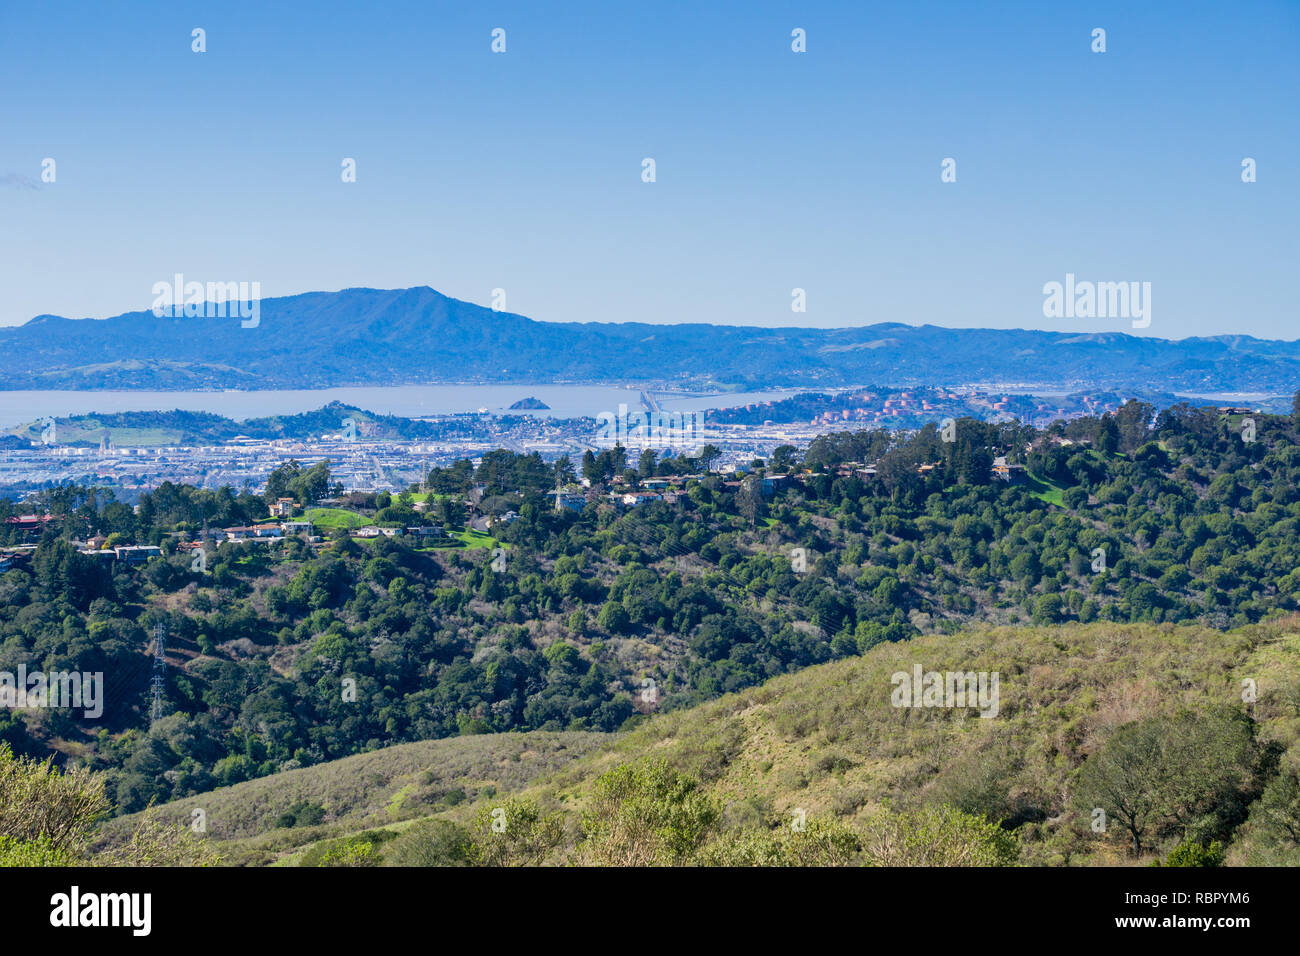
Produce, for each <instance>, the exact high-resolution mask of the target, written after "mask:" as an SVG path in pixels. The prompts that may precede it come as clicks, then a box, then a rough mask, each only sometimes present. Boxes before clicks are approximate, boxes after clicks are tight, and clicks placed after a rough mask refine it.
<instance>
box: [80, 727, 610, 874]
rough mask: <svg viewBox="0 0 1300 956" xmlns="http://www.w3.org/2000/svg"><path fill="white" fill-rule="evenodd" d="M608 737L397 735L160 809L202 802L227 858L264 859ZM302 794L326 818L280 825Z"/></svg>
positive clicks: (410, 811)
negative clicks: (416, 738)
mask: <svg viewBox="0 0 1300 956" xmlns="http://www.w3.org/2000/svg"><path fill="white" fill-rule="evenodd" d="M607 740H608V737H607V735H605V734H594V733H531V734H490V735H479V736H471V737H451V738H448V739H445V740H425V741H420V742H417V743H410V744H398V745H396V746H393V747H386V748H384V749H382V750H376V751H371V752H370V753H364V754H357V755H356V756H352V757H345V758H344V759H342V760H334V761H331V762H329V763H323V764H318V765H316V766H313V767H303V768H300V769H298V770H287V771H284V772H283V773H278V774H274V775H272V776H270V777H262V778H259V779H257V780H249V781H246V782H244V783H239V784H235V785H234V786H231V787H222V788H220V789H217V790H213V791H211V792H209V793H205V794H199V795H196V796H194V797H188V798H186V799H183V800H177V801H174V802H172V803H168V804H164V805H162V806H161V807H158V808H157V809H156V811H155V812H157V813H159V814H160V818H161V819H162V820H163V821H164V822H172V823H178V824H180V823H184V824H188V823H189V822H190V819H191V813H192V811H193V810H194V809H195V808H202V809H203V811H204V813H205V814H206V816H207V832H208V836H209V838H211V839H213V840H215V841H219V842H220V843H221V844H222V849H221V853H222V856H223V858H224V859H225V860H226V861H227V862H231V863H268V862H271V861H272V860H273V859H274V858H275V857H277V856H278V855H280V854H281V853H283V852H286V851H289V850H292V849H293V848H294V847H296V846H298V845H301V844H303V843H306V842H311V841H313V840H317V839H322V838H325V837H328V836H331V835H336V834H339V833H346V832H351V831H354V830H358V829H364V828H368V827H371V826H377V825H381V824H387V823H391V822H393V821H396V820H402V819H408V818H415V817H421V816H426V815H428V814H429V813H430V812H431V811H433V810H434V809H435V808H439V807H445V806H447V805H448V802H447V800H446V795H447V794H449V793H454V791H456V790H462V791H464V794H465V798H466V799H468V800H474V799H477V798H484V797H486V796H487V795H488V794H490V793H492V792H508V791H513V790H518V789H521V788H523V787H524V786H526V785H527V784H528V782H529V781H531V780H532V779H534V778H535V777H537V776H538V775H539V774H545V773H550V772H553V771H554V770H556V769H557V768H559V767H561V766H563V765H564V764H565V763H567V762H569V761H572V760H574V759H576V758H578V757H581V756H582V755H584V754H586V753H589V752H590V751H591V750H593V749H594V748H596V747H598V746H600V745H601V744H603V743H605V742H606V741H607ZM453 799H454V797H453ZM299 800H306V801H309V802H311V803H315V804H318V805H320V806H323V807H325V809H326V810H327V811H328V813H327V816H326V819H325V822H324V823H323V824H322V825H320V826H316V827H304V828H300V829H276V827H275V821H276V818H277V817H278V816H279V815H280V814H281V813H283V812H284V811H285V810H286V809H288V808H289V807H290V806H291V805H292V804H294V803H295V802H297V801H299ZM138 817H139V814H132V815H130V816H125V817H118V818H116V819H114V820H110V821H108V822H107V823H106V824H105V825H104V827H103V828H102V831H101V835H100V842H101V843H113V842H116V841H117V840H119V839H121V838H122V837H124V836H126V835H127V834H128V833H129V832H130V830H131V828H133V827H134V826H135V824H136V823H137V822H138Z"/></svg>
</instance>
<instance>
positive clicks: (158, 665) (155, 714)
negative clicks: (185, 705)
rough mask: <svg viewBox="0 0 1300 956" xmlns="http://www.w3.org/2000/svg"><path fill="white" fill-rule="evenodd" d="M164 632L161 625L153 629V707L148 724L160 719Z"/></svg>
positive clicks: (164, 667) (163, 666)
mask: <svg viewBox="0 0 1300 956" xmlns="http://www.w3.org/2000/svg"><path fill="white" fill-rule="evenodd" d="M166 653H167V642H166V632H165V630H164V629H163V626H162V624H156V625H155V626H154V629H153V705H152V706H151V707H150V708H149V723H151V724H152V723H153V722H154V721H156V720H158V719H160V718H161V717H162V703H163V688H164V687H165V686H166V683H167V659H166V657H165V656H164V655H165V654H166Z"/></svg>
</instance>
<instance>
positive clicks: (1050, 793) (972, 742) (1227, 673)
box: [183, 619, 1300, 863]
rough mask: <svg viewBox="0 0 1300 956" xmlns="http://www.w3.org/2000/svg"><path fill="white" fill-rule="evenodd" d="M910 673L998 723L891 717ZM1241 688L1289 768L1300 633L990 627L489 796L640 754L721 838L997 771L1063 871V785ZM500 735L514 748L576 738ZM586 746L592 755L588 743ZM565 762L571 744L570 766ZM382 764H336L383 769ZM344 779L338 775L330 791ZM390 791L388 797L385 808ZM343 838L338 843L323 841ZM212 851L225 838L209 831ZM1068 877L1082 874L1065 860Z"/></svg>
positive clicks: (1296, 729)
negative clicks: (664, 771) (986, 675)
mask: <svg viewBox="0 0 1300 956" xmlns="http://www.w3.org/2000/svg"><path fill="white" fill-rule="evenodd" d="M914 664H920V665H921V666H922V668H923V669H925V670H927V671H948V670H963V671H965V670H976V671H980V670H985V671H997V672H998V673H999V674H1000V690H1001V701H1000V704H1001V708H1000V713H999V715H998V716H997V717H996V718H994V719H981V718H979V717H978V716H977V715H976V713H975V712H974V711H973V710H972V711H969V712H966V713H962V712H958V711H950V710H945V709H930V710H924V711H922V710H907V709H895V708H894V707H893V706H892V705H891V703H890V693H891V691H892V684H891V681H890V677H891V675H892V674H893V673H894V672H896V671H911V669H912V667H913V665H914ZM1247 677H1249V678H1253V679H1254V680H1255V681H1256V682H1257V684H1258V691H1259V698H1258V701H1259V702H1258V703H1257V704H1256V709H1255V714H1256V717H1257V719H1258V721H1259V724H1260V732H1261V735H1262V736H1263V737H1264V738H1266V739H1275V740H1277V741H1278V742H1279V743H1281V744H1282V745H1283V746H1284V747H1287V748H1289V749H1290V751H1291V752H1290V753H1289V754H1287V755H1286V756H1285V757H1284V759H1287V760H1297V759H1300V744H1298V743H1297V741H1300V620H1296V619H1289V620H1287V621H1276V622H1272V623H1268V624H1262V625H1256V626H1252V627H1247V628H1243V629H1240V630H1237V631H1233V632H1230V633H1227V634H1224V633H1220V632H1217V631H1213V630H1208V629H1205V628H1200V627H1196V626H1175V625H1127V624H1124V625H1120V624H1109V623H1104V624H1091V625H1067V626H1063V627H1051V628H1031V627H1003V628H996V629H973V630H969V631H965V632H962V633H959V634H957V635H947V636H945V635H927V636H924V637H919V638H917V639H915V640H912V641H910V642H906V643H902V644H890V645H884V646H880V647H877V648H874V649H873V650H872V651H871V652H869V653H868V654H866V655H865V656H863V657H855V658H850V659H847V660H842V661H836V662H833V663H830V664H825V665H821V666H817V667H812V668H808V669H806V670H803V671H800V672H798V673H795V674H789V675H785V676H781V677H778V678H775V679H774V680H772V681H769V682H768V683H766V684H764V685H762V686H760V687H755V688H752V689H749V690H745V691H741V692H739V693H736V694H731V695H728V696H726V697H723V698H720V699H718V700H715V701H711V702H708V703H705V704H703V705H701V706H699V707H695V708H692V709H690V710H683V711H676V712H669V713H664V714H660V715H657V716H656V717H655V718H653V719H651V720H649V721H647V722H646V723H644V724H642V725H641V726H640V727H638V728H636V729H634V730H632V731H631V732H629V733H626V734H622V735H619V736H618V737H616V738H613V739H611V740H609V742H608V743H607V745H606V746H604V747H601V748H599V749H595V750H594V751H593V752H591V753H589V754H587V755H586V756H582V757H580V758H579V759H574V760H559V759H556V762H555V763H554V764H553V766H552V767H550V768H546V770H545V771H543V772H541V773H540V775H531V774H519V775H516V777H515V779H514V780H513V781H512V782H511V783H507V782H506V781H504V780H502V781H501V784H502V786H501V788H500V792H506V791H507V790H511V791H513V792H525V793H527V794H529V795H530V796H532V797H534V798H536V799H538V800H539V801H540V802H541V803H543V804H545V805H551V806H556V807H563V808H565V809H567V810H570V811H573V810H578V809H580V808H581V807H582V805H583V804H584V803H585V800H586V795H587V794H588V792H589V791H590V787H591V784H592V782H593V781H594V779H595V778H596V777H597V776H598V775H599V774H600V773H602V772H604V771H605V770H608V769H610V768H611V767H614V766H617V765H618V764H620V763H624V762H627V761H630V760H634V759H637V758H640V757H644V756H649V755H653V756H655V757H659V758H664V759H666V760H668V761H669V762H670V763H672V764H673V765H674V766H676V767H678V768H679V769H681V770H684V771H686V772H688V773H690V774H692V775H693V776H696V777H698V778H699V779H701V780H702V781H703V782H704V785H705V787H706V789H707V790H708V791H709V792H710V793H712V794H713V795H715V796H717V797H719V798H721V799H722V800H723V801H724V802H725V803H726V804H727V805H728V811H727V819H728V820H729V821H730V822H731V823H734V824H743V823H759V822H763V821H770V820H772V819H776V818H780V817H784V816H786V815H787V814H788V813H789V811H791V810H793V809H794V808H802V809H804V810H805V811H806V812H807V813H808V814H809V815H810V816H813V815H831V814H834V815H836V816H839V817H840V818H842V819H846V820H849V821H853V820H854V819H855V818H859V817H862V816H864V815H866V814H869V813H870V812H872V811H873V810H875V809H876V808H878V807H879V806H880V805H881V804H882V803H883V802H885V801H890V802H891V803H892V804H893V805H895V806H900V807H907V806H915V805H918V804H922V803H926V802H939V801H940V800H943V799H946V798H948V797H950V796H951V794H952V793H953V791H954V788H957V789H960V788H961V787H962V786H963V785H964V784H965V783H966V782H967V781H968V780H969V779H971V778H972V776H973V774H974V773H975V771H977V770H982V769H986V768H988V767H989V766H996V767H997V777H998V779H1000V780H1001V781H1003V782H1004V783H1005V787H1006V789H1007V790H1008V791H1010V792H1011V793H1013V794H1015V795H1017V796H1020V797H1023V798H1024V800H1025V802H1026V803H1027V804H1028V805H1030V806H1033V807H1037V808H1040V809H1041V810H1042V811H1043V813H1042V817H1043V822H1042V823H1041V824H1039V825H1037V827H1036V833H1037V836H1036V837H1033V838H1031V841H1030V843H1029V844H1028V845H1027V847H1026V852H1025V856H1024V861H1025V862H1030V863H1063V862H1068V858H1067V857H1066V855H1065V852H1066V851H1065V850H1064V849H1063V848H1064V847H1066V846H1067V845H1068V844H1069V842H1070V841H1069V840H1066V839H1064V837H1063V833H1064V831H1065V829H1067V828H1068V827H1069V826H1070V825H1071V819H1070V814H1069V812H1068V811H1069V794H1070V778H1071V775H1072V772H1073V771H1074V770H1075V769H1076V768H1077V767H1078V765H1079V763H1080V762H1081V761H1082V760H1083V759H1084V758H1085V757H1086V755H1087V754H1089V753H1090V752H1091V751H1092V750H1093V749H1094V748H1095V747H1096V746H1097V745H1098V744H1099V743H1100V742H1101V741H1102V740H1104V739H1105V737H1106V735H1107V734H1108V733H1109V732H1110V731H1111V730H1113V729H1114V728H1115V727H1117V726H1119V725H1120V724H1123V723H1125V722H1127V721H1130V720H1134V719H1137V718H1140V717H1144V716H1148V715H1153V714H1157V713H1171V712H1174V711H1176V710H1178V709H1180V708H1184V707H1186V708H1191V709H1198V708H1204V707H1210V706H1214V705H1217V704H1228V705H1230V704H1239V703H1240V700H1241V681H1242V680H1243V679H1244V678H1247ZM508 736H510V737H513V738H516V739H518V740H520V741H524V740H530V739H532V738H534V737H540V736H549V737H551V738H557V737H571V736H572V735H508ZM495 739H496V738H491V737H476V738H468V741H467V742H466V739H464V738H462V739H461V740H453V741H441V742H433V743H425V744H414V745H407V746H408V747H411V748H425V749H424V750H423V751H421V750H418V749H415V750H412V751H411V754H412V757H411V762H410V763H409V765H408V766H409V771H408V776H413V775H416V768H417V765H418V761H419V759H421V758H420V757H419V756H417V755H418V754H421V753H423V754H427V755H428V759H429V760H430V761H432V759H434V758H433V755H434V754H435V753H436V754H439V755H441V754H442V751H441V750H440V749H439V748H448V750H449V751H450V750H452V749H453V748H455V747H457V746H468V747H471V748H476V747H489V746H490V745H491V742H492V741H493V740H495ZM597 739H599V738H597ZM588 743H590V744H591V746H592V747H595V744H596V741H595V740H590V741H588ZM514 746H523V744H522V743H519V744H514ZM401 749H403V748H392V750H401ZM539 749H540V748H539ZM578 749H579V747H578V746H577V745H574V746H572V747H571V749H570V751H569V756H572V755H573V754H574V753H575V752H576V751H577V750H578ZM389 752H390V751H381V752H379V753H377V754H368V755H365V756H364V757H362V758H349V759H350V760H363V759H375V760H382V759H384V757H383V755H385V754H388V753H389ZM1008 754H1009V755H1012V759H1008V758H1007V757H1006V755H1008ZM346 763H347V761H339V762H338V763H336V764H327V765H325V766H324V767H319V768H311V769H310V771H292V772H291V773H290V774H281V775H279V776H277V777H274V778H270V779H269V780H266V781H255V782H253V783H249V784H241V785H240V786H239V787H233V788H229V789H228V790H225V791H218V792H217V793H216V794H213V795H211V796H210V797H196V798H194V799H191V800H186V801H183V803H184V806H185V807H190V806H207V805H209V804H210V805H212V806H217V805H218V804H217V802H216V801H217V800H218V799H219V798H220V797H221V796H222V795H223V794H224V795H225V798H224V799H225V800H227V801H228V805H229V806H230V807H231V809H230V810H228V811H222V812H223V813H227V812H228V813H235V814H237V815H238V816H239V818H240V819H248V821H249V822H248V823H246V824H244V825H242V826H241V828H240V829H239V831H238V832H240V833H251V832H252V831H253V830H255V829H256V827H257V826H264V825H265V824H266V821H267V820H273V819H274V815H275V813H278V812H279V809H281V808H282V805H285V806H287V805H288V804H289V803H290V802H292V800H293V799H296V798H297V796H296V795H297V793H298V791H297V790H294V789H293V788H292V787H287V786H286V781H287V780H289V779H292V774H304V775H305V774H308V773H312V774H317V775H318V776H317V777H315V778H313V779H317V780H318V783H317V784H316V785H315V786H316V788H317V789H316V790H315V791H314V792H316V793H317V794H318V795H324V794H327V793H328V794H329V795H330V796H331V797H335V794H334V793H333V791H332V790H330V789H329V788H328V787H327V785H326V781H327V780H328V779H331V776H332V775H333V774H334V773H335V771H332V770H331V769H330V768H334V767H337V766H340V765H341V764H346ZM352 776H355V775H354V774H352V773H351V772H348V773H341V772H340V773H337V778H338V780H339V785H340V786H342V785H344V784H343V782H344V781H346V780H347V779H350V778H351V777H352ZM395 789H398V788H397V787H388V788H387V789H385V790H384V791H383V793H384V794H385V796H384V799H387V796H386V794H388V793H389V792H392V791H393V790H395ZM480 792H481V791H480ZM258 794H265V795H264V796H261V797H260V799H261V801H262V803H264V804H265V803H268V801H269V802H270V803H273V804H274V806H269V805H268V806H266V808H265V809H264V810H262V811H261V812H260V814H255V813H253V811H251V810H250V809H249V808H248V807H246V806H245V804H246V803H248V802H250V801H254V802H255V801H256V800H257V799H259V798H258V797H257V796H256V795H258ZM271 794H274V795H275V798H274V800H271V798H270V796H269V795H271ZM484 796H485V797H486V796H487V795H484ZM344 799H345V800H350V801H352V802H356V799H355V798H354V797H347V798H344ZM236 808H237V809H236ZM412 809H414V808H412ZM472 809H473V808H472V806H471V805H470V804H469V803H466V804H463V805H460V806H457V807H452V808H448V807H446V806H445V805H443V806H439V807H429V809H428V811H426V812H427V813H428V814H429V815H443V814H445V815H448V816H451V817H453V818H457V819H462V820H464V819H466V818H468V816H469V815H470V813H471V812H472ZM209 814H210V817H211V814H212V811H209ZM351 820H357V821H358V822H359V823H361V825H360V826H356V827H354V829H364V828H366V827H367V826H368V825H371V826H373V825H379V824H380V823H383V822H385V817H384V814H383V812H382V809H381V807H380V806H379V804H378V801H377V800H375V799H372V800H370V801H369V803H368V810H367V814H365V815H358V814H355V813H353V814H349V815H348V816H347V817H345V820H344V822H345V823H346V822H347V821H351ZM281 832H284V831H281ZM340 832H341V829H340V828H335V829H334V830H333V831H332V832H331V833H328V834H326V833H322V834H321V836H326V835H329V836H336V835H338V834H339V833H340ZM213 835H214V836H217V837H218V838H220V836H221V831H220V830H218V829H217V828H216V827H215V826H214V827H213ZM306 838H314V834H310V833H303V834H302V840H300V842H305V839H306ZM260 839H261V841H262V845H263V846H265V845H267V842H268V841H267V840H266V838H260ZM1076 844H1077V841H1076ZM1074 861H1075V862H1084V860H1082V859H1080V858H1079V857H1077V856H1076V857H1075V858H1074ZM1093 861H1094V862H1122V858H1121V857H1120V855H1119V852H1118V851H1117V850H1110V849H1103V850H1101V851H1100V852H1099V853H1098V854H1097V855H1096V856H1094V857H1093Z"/></svg>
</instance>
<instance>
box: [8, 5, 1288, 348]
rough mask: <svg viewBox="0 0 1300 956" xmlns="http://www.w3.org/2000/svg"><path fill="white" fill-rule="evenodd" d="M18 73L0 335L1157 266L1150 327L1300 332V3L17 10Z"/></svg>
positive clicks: (786, 301) (847, 313)
mask: <svg viewBox="0 0 1300 956" xmlns="http://www.w3.org/2000/svg"><path fill="white" fill-rule="evenodd" d="M542 8H550V9H542ZM194 27H202V28H204V29H205V30H206V32H207V52H206V53H202V54H197V53H193V52H192V51H191V49H190V47H191V30H192V29H193V28H194ZM495 27H502V28H504V29H505V30H506V31H507V32H506V41H507V52H506V53H505V54H493V53H492V52H491V50H490V43H491V36H490V34H491V31H492V29H493V28H495ZM795 27H802V28H803V29H805V30H806V31H807V44H808V52H807V53H804V54H795V53H793V52H791V49H790V42H791V41H790V31H791V30H792V29H793V28H795ZM1095 27H1102V28H1104V29H1105V30H1106V33H1107V35H1106V42H1107V51H1106V52H1105V53H1104V54H1098V53H1093V52H1092V51H1091V49H1090V44H1091V42H1092V41H1091V31H1092V30H1093V28H1095ZM0 86H2V87H3V89H5V90H6V91H7V95H6V97H5V99H4V103H3V106H0V130H2V131H3V134H2V135H0V288H3V290H4V294H3V296H2V297H0V324H14V323H19V322H23V321H26V320H27V319H29V318H31V317H32V316H34V315H37V314H40V313H44V312H50V313H54V314H60V315H69V316H74V317H83V316H94V317H102V316H106V315H112V314H116V313H118V312H122V311H127V310H132V309H143V308H148V307H149V305H150V303H151V301H152V295H151V289H152V286H153V284H154V283H155V282H159V281H170V279H171V277H172V275H173V274H174V273H177V272H181V273H183V274H184V275H185V276H186V278H187V279H192V280H194V279H197V280H199V281H223V282H224V281H257V282H260V284H261V290H262V295H263V296H275V295H287V294H293V293H297V292H303V291H308V290H316V289H339V288H345V287H349V286H370V287H378V288H393V287H402V286H411V285H429V286H432V287H434V288H436V289H438V290H439V291H442V292H444V293H446V294H448V295H453V296H456V297H458V298H463V299H467V300H470V301H474V302H479V303H482V304H489V302H490V298H491V291H492V289H494V288H503V289H505V290H506V294H507V300H506V307H507V308H508V309H509V310H510V311H514V312H520V313H523V314H525V315H529V316H532V317H534V318H537V319H543V320H550V321H625V320H636V321H646V322H680V321H708V322H725V323H740V324H754V325H815V326H822V327H830V326H850V325H864V324H869V323H872V322H882V321H901V322H908V323H913V324H920V323H933V324H938V325H945V326H966V327H970V326H987V327H1025V328H1047V329H1058V330H1080V331H1125V332H1130V331H1133V330H1132V329H1130V328H1129V323H1128V322H1127V321H1125V320H1122V319H1105V318H1094V319H1047V318H1044V316H1043V313H1042V303H1043V294H1042V287H1043V284H1044V283H1046V282H1050V281H1062V280H1063V279H1064V276H1065V274H1066V273H1067V272H1072V273H1075V274H1076V275H1077V276H1078V277H1079V278H1080V279H1092V280H1097V281H1139V282H1142V281H1146V282H1150V283H1151V288H1152V304H1151V316H1152V322H1151V325H1150V327H1148V328H1146V329H1144V330H1141V331H1137V332H1134V334H1139V335H1152V336H1159V337H1162V338H1182V337H1184V336H1188V335H1217V334H1224V333H1243V332H1244V333H1249V334H1254V335H1259V336H1264V337H1273V338H1287V339H1294V338H1297V337H1300V328H1298V327H1297V317H1298V315H1297V297H1296V294H1295V284H1296V281H1297V280H1296V277H1297V275H1298V274H1300V270H1298V269H1297V268H1296V263H1297V262H1300V238H1298V237H1300V228H1297V222H1300V159H1298V157H1300V132H1298V126H1300V124H1298V122H1297V119H1298V115H1300V106H1298V105H1297V104H1298V103H1300V95H1298V94H1300V2H1297V0H1286V2H1282V0H1275V2H1268V0H1260V2H1250V0H1248V2H1243V3H1233V4H1224V3H1199V2H1191V3H1177V4H1175V3H1141V4H1133V3H1047V4H1044V3H1041V2H1033V3H1014V2H1010V3H1000V4H976V3H968V2H949V3H939V2H897V3H872V4H869V5H868V4H848V3H838V4H824V3H761V2H746V3H725V4H724V3H712V4H697V3H690V2H668V0H665V2H659V3H653V4H645V3H621V2H619V3H616V2H609V0H603V2H584V3H568V4H541V3H531V4H529V3H484V4H464V3H430V2H418V3H374V4H365V3H329V2H326V3H312V4H264V3H223V4H221V5H220V6H219V7H218V6H217V5H207V4H188V3H184V2H180V3H167V4H161V3H159V4H143V3H141V4H104V3H102V2H99V0H96V2H90V3H80V4H68V3H21V4H19V3H10V4H5V5H3V7H0ZM1247 156H1249V157H1252V158H1254V159H1255V160H1256V162H1257V164H1258V181H1257V182H1255V183H1252V184H1245V183H1242V182H1241V175H1240V174H1241V161H1242V158H1243V157H1247ZM45 157H52V158H54V159H55V161H56V163H57V167H56V168H57V180H56V182H55V183H53V184H40V183H39V180H40V176H41V161H42V159H44V158H45ZM344 157H352V158H355V160H356V162H357V182H356V183H349V184H344V183H342V182H341V181H340V164H341V161H342V159H343V158H344ZM644 157H653V158H654V159H655V161H656V164H657V181H656V182H655V183H653V184H647V183H643V182H642V181H641V161H642V159H643V158H644ZM945 157H952V158H954V159H955V160H956V163H957V182H956V183H951V184H947V183H941V182H940V175H939V174H940V163H941V161H942V160H943V159H944V158H945ZM795 287H801V288H804V289H805V290H806V294H807V312H806V313H803V314H796V313H792V311H791V308H790V302H791V289H793V288H795Z"/></svg>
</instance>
